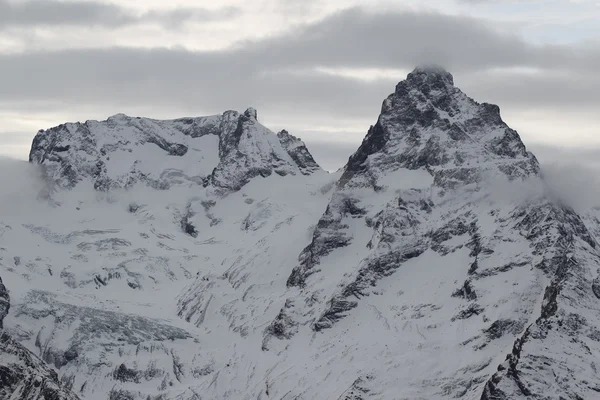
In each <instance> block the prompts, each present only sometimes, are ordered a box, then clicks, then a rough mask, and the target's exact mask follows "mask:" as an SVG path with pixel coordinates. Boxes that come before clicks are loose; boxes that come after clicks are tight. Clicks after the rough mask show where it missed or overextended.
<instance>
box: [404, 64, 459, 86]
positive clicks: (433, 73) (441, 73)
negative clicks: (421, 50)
mask: <svg viewBox="0 0 600 400" xmlns="http://www.w3.org/2000/svg"><path fill="white" fill-rule="evenodd" d="M405 82H407V83H408V84H410V85H413V86H416V87H420V88H425V87H427V88H428V89H444V88H447V87H449V86H454V77H453V76H452V74H451V73H450V72H448V71H446V70H445V69H444V68H442V67H439V66H435V65H432V66H421V67H417V68H415V70H414V71H413V72H411V73H410V74H408V76H407V78H406V81H405Z"/></svg>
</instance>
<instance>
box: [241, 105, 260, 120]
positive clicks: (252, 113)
mask: <svg viewBox="0 0 600 400" xmlns="http://www.w3.org/2000/svg"><path fill="white" fill-rule="evenodd" d="M244 115H245V116H246V117H248V118H254V119H258V112H257V111H256V109H255V108H253V107H248V108H247V109H246V111H244Z"/></svg>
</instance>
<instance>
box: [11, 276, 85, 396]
mask: <svg viewBox="0 0 600 400" xmlns="http://www.w3.org/2000/svg"><path fill="white" fill-rule="evenodd" d="M9 308H10V300H9V297H8V293H7V290H6V288H5V287H4V285H3V284H2V279H0V329H1V328H2V322H3V320H4V317H5V316H6V315H7V314H8V310H9ZM0 398H2V399H11V400H78V397H77V396H76V395H75V394H73V393H72V392H70V391H69V390H67V389H66V388H64V387H63V384H62V383H61V382H60V381H59V379H58V374H57V373H56V372H55V371H54V370H53V369H52V368H50V367H48V365H46V363H45V362H44V361H42V360H40V359H39V358H38V357H37V356H35V355H34V354H33V353H31V352H30V351H29V350H27V349H26V348H25V347H23V346H22V345H21V344H20V343H19V342H17V341H15V340H14V339H13V338H12V337H11V336H10V335H9V334H8V333H6V332H4V331H3V330H0Z"/></svg>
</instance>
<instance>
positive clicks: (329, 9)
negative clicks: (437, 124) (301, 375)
mask: <svg viewBox="0 0 600 400" xmlns="http://www.w3.org/2000/svg"><path fill="white" fill-rule="evenodd" d="M430 63H436V64H439V65H441V66H443V67H445V68H446V69H448V70H449V71H450V72H452V73H453V75H454V77H455V82H456V84H457V85H458V86H460V87H461V88H462V89H463V90H464V91H465V92H466V93H467V94H469V95H470V96H471V97H473V98H475V99H476V100H478V101H481V102H483V101H486V102H492V103H496V104H499V105H500V107H501V109H502V115H503V118H504V119H505V120H506V121H507V122H508V123H509V125H511V126H512V127H513V128H515V129H517V130H518V131H519V132H520V133H521V135H522V137H523V139H524V140H525V142H526V144H528V145H529V147H530V148H532V149H533V150H534V151H535V150H537V152H538V153H539V157H540V158H542V159H543V158H546V159H552V158H557V157H558V158H560V157H566V158H569V157H570V158H576V159H581V160H587V161H589V162H592V163H593V162H596V160H600V156H598V155H599V154H600V152H599V151H598V150H597V149H600V111H599V110H600V74H599V73H598V71H600V1H598V0H427V1H423V0H254V1H247V0H219V1H214V0H212V1H204V0H195V1H193V0H172V1H168V2H165V1H163V0H119V1H118V2H117V1H112V2H111V1H109V0H78V1H75V0H0V154H5V155H10V156H13V157H17V158H26V157H27V153H28V150H29V144H30V142H31V139H32V137H33V135H34V134H35V132H36V131H37V130H38V129H41V128H48V127H51V126H54V125H57V124H60V123H62V122H66V121H85V120H87V119H105V118H106V117H108V116H110V115H112V114H116V113H119V112H122V113H125V114H129V115H134V116H148V117H153V118H176V117H181V116H199V115H208V114H215V113H221V112H223V111H224V110H228V109H237V110H242V111H243V110H244V109H245V108H247V107H248V106H253V107H255V108H257V109H258V112H259V120H261V121H262V122H263V123H264V124H265V125H267V126H268V127H270V128H271V129H273V130H277V129H282V128H286V129H287V130H289V131H290V132H291V133H293V134H295V135H297V136H300V137H302V138H303V139H304V140H305V141H306V142H307V143H308V144H309V146H310V148H311V149H312V151H313V152H314V153H315V155H316V157H317V158H318V160H319V161H321V162H322V163H323V164H324V165H325V166H326V167H327V168H330V169H332V168H336V167H338V166H341V165H342V164H343V163H344V162H345V159H347V157H348V155H349V154H350V153H351V152H352V151H353V150H354V149H355V148H356V146H357V145H358V143H360V141H361V140H362V138H363V136H364V134H365V132H366V131H367V129H368V127H369V125H371V124H373V123H374V122H375V121H376V118H377V115H378V112H379V109H380V106H381V102H382V100H383V99H384V98H385V97H386V96H387V95H388V94H389V93H391V92H392V91H393V88H394V86H395V84H396V83H397V82H398V81H399V80H401V79H403V78H404V77H405V76H406V74H407V73H408V72H410V70H412V69H413V68H414V67H415V66H416V65H419V64H430Z"/></svg>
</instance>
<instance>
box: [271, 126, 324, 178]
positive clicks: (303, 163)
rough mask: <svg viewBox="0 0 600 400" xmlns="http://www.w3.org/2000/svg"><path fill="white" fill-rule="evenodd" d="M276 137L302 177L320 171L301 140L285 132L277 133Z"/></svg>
mask: <svg viewBox="0 0 600 400" xmlns="http://www.w3.org/2000/svg"><path fill="white" fill-rule="evenodd" d="M277 137H278V138H279V141H280V142H281V145H282V146H283V148H284V149H285V151H287V153H288V154H289V155H290V157H291V158H292V160H294V162H295V163H296V165H298V168H300V171H301V172H302V173H303V174H304V175H310V174H312V173H313V172H316V171H318V170H320V169H321V167H319V164H317V162H316V161H315V159H314V158H313V156H312V154H310V152H309V151H308V149H307V148H306V145H305V144H304V142H303V141H302V140H300V139H299V138H297V137H296V136H294V135H290V134H289V133H288V131H286V130H283V131H281V132H279V133H278V134H277Z"/></svg>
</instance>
